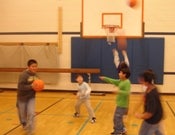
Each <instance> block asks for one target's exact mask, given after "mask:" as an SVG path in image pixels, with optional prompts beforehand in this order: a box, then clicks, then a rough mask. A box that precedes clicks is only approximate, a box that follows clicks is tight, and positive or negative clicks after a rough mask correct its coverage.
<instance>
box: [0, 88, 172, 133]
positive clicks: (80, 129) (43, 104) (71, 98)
mask: <svg viewBox="0 0 175 135" xmlns="http://www.w3.org/2000/svg"><path fill="white" fill-rule="evenodd" d="M139 97H140V95H139V94H131V98H130V109H129V115H128V116H127V117H126V118H125V120H124V121H125V124H126V127H127V131H128V134H127V135H137V133H138V130H139V126H140V123H141V120H139V119H136V118H135V117H134V116H133V115H132V113H131V112H132V111H133V108H134V107H133V106H134V105H136V103H138V101H139ZM75 101H76V96H75V95H74V94H73V92H39V93H37V96H36V117H35V118H36V129H35V133H34V135H110V132H111V131H112V126H113V122H112V118H113V112H114V108H115V94H110V93H107V94H106V95H105V96H99V95H92V96H91V103H92V107H93V109H94V110H95V114H96V117H97V122H96V123H95V124H91V123H90V122H89V120H88V114H87V111H86V109H85V107H84V106H82V109H81V110H82V115H81V117H80V118H74V117H73V113H74V105H75ZM15 103H16V92H15V91H4V92H1V93H0V106H1V107H0V120H1V122H0V123H1V124H0V135H25V134H26V133H25V132H24V131H23V129H22V127H21V126H20V125H19V121H18V117H17V110H16V107H15ZM162 103H163V105H164V110H165V114H166V116H165V120H164V125H166V126H165V132H166V135H174V134H175V131H174V128H175V126H174V124H173V122H174V121H175V96H173V95H171V96H170V95H163V96H162Z"/></svg>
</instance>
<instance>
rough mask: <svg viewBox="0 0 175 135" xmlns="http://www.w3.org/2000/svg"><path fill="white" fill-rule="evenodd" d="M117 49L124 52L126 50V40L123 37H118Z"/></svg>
mask: <svg viewBox="0 0 175 135" xmlns="http://www.w3.org/2000/svg"><path fill="white" fill-rule="evenodd" d="M117 47H118V49H119V50H126V49H127V39H126V38H125V37H118V38H117Z"/></svg>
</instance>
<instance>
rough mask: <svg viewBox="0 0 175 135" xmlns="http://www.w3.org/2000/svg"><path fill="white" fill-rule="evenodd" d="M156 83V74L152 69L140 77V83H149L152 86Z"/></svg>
mask: <svg viewBox="0 0 175 135" xmlns="http://www.w3.org/2000/svg"><path fill="white" fill-rule="evenodd" d="M154 81H155V74H154V72H153V71H152V70H151V69H148V70H145V71H144V72H143V73H141V74H140V75H139V83H141V84H145V83H149V84H152V83H154Z"/></svg>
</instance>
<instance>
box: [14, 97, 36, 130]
mask: <svg viewBox="0 0 175 135" xmlns="http://www.w3.org/2000/svg"><path fill="white" fill-rule="evenodd" d="M17 109H18V116H19V120H20V123H21V124H22V125H23V126H26V127H27V130H29V131H33V130H34V117H35V98H31V99H28V100H27V101H20V100H17Z"/></svg>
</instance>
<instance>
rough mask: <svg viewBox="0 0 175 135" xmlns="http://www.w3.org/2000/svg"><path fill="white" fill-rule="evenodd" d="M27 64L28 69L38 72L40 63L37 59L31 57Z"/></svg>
mask: <svg viewBox="0 0 175 135" xmlns="http://www.w3.org/2000/svg"><path fill="white" fill-rule="evenodd" d="M27 66H28V70H29V71H30V72H32V73H36V72H37V68H38V63H37V61H36V60H35V59H30V60H28V62H27Z"/></svg>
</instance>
